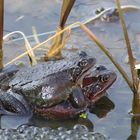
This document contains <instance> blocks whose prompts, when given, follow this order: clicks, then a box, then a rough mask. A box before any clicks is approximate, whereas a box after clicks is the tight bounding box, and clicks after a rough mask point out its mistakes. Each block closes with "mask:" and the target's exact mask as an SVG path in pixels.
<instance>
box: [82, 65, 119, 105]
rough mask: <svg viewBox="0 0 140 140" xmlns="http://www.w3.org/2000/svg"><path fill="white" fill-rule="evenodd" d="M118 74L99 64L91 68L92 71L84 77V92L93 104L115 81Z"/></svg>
mask: <svg viewBox="0 0 140 140" xmlns="http://www.w3.org/2000/svg"><path fill="white" fill-rule="evenodd" d="M116 78H117V75H116V73H115V72H113V71H110V70H108V69H107V68H106V67H105V66H102V65H100V66H97V67H94V68H92V69H90V73H89V74H87V76H85V77H84V79H83V84H82V86H83V87H82V88H83V92H84V94H85V96H86V97H87V98H88V99H89V101H90V103H91V104H94V103H95V102H97V101H98V100H99V99H100V98H101V97H102V96H104V94H105V91H106V90H107V89H108V88H109V87H110V86H111V85H112V84H113V83H114V81H115V80H116Z"/></svg>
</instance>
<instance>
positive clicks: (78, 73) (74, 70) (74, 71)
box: [73, 67, 82, 76]
mask: <svg viewBox="0 0 140 140" xmlns="http://www.w3.org/2000/svg"><path fill="white" fill-rule="evenodd" d="M81 72H82V70H81V69H80V68H79V67H77V68H75V69H73V75H75V76H78V75H80V74H81Z"/></svg>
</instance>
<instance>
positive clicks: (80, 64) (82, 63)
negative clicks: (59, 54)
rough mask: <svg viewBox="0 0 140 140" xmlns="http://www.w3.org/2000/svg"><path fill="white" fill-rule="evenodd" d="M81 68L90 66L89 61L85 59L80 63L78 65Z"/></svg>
mask: <svg viewBox="0 0 140 140" xmlns="http://www.w3.org/2000/svg"><path fill="white" fill-rule="evenodd" d="M78 65H79V66H80V67H86V66H87V65H88V60H87V59H83V60H81V61H80V62H79V64H78Z"/></svg>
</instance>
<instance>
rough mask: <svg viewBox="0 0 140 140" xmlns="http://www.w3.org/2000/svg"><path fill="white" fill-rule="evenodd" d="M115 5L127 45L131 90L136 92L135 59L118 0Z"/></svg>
mask: <svg viewBox="0 0 140 140" xmlns="http://www.w3.org/2000/svg"><path fill="white" fill-rule="evenodd" d="M116 5H117V8H118V11H119V17H120V21H121V25H122V28H123V33H124V37H125V41H126V46H127V53H128V58H129V62H130V70H131V75H132V80H133V92H134V93H136V92H137V89H138V76H137V71H136V69H135V59H134V57H133V53H132V49H131V44H130V40H129V36H128V32H127V28H126V24H125V20H124V17H123V11H122V9H121V5H120V0H116Z"/></svg>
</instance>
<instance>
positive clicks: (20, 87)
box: [0, 54, 116, 119]
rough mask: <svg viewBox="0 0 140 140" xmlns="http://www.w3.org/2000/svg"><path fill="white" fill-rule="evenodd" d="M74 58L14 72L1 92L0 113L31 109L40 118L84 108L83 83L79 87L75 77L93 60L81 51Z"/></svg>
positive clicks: (76, 112) (23, 112)
mask: <svg viewBox="0 0 140 140" xmlns="http://www.w3.org/2000/svg"><path fill="white" fill-rule="evenodd" d="M74 60H75V61H64V62H62V61H60V62H57V63H55V62H53V63H52V62H49V63H41V64H38V65H36V66H34V67H32V68H25V69H23V70H21V71H19V72H17V74H15V78H14V79H13V80H11V82H10V84H9V87H10V89H9V90H8V91H7V92H5V93H3V91H2V93H1V96H0V101H1V102H0V103H1V114H10V115H11V114H12V115H14V114H15V115H27V114H30V113H31V112H33V113H35V114H37V115H38V116H41V117H43V118H48V119H67V118H74V117H76V116H78V115H79V114H80V113H82V112H84V111H86V109H87V107H88V105H89V99H88V98H87V97H86V96H87V95H86V91H85V86H83V87H81V85H80V84H79V83H78V81H79V79H80V78H81V77H82V75H84V74H85V73H86V72H87V71H89V70H90V69H91V68H92V67H94V65H95V62H96V61H95V58H93V57H89V56H87V55H85V54H84V55H79V56H78V59H74ZM52 64H53V65H52ZM114 76H116V75H115V73H114ZM110 78H111V77H110ZM85 79H86V77H85ZM85 79H84V80H85ZM87 79H88V78H87ZM85 81H86V80H85ZM87 81H88V80H87ZM94 82H95V81H93V84H94ZM110 84H112V83H110ZM88 85H91V84H88ZM86 86H87V85H86ZM87 87H88V86H87ZM88 88H91V86H89V87H88ZM20 97H21V98H22V99H20ZM20 100H21V101H20ZM92 100H93V99H92ZM16 103H17V104H16Z"/></svg>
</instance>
